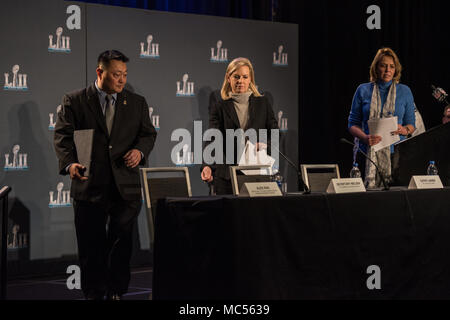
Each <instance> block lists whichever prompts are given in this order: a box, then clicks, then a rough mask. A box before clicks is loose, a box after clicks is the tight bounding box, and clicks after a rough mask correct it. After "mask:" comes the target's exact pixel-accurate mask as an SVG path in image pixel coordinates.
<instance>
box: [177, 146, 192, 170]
mask: <svg viewBox="0 0 450 320" xmlns="http://www.w3.org/2000/svg"><path fill="white" fill-rule="evenodd" d="M193 165H194V153H193V152H192V151H189V145H187V144H184V145H183V148H182V149H181V150H180V152H178V153H177V163H176V166H177V167H189V166H193Z"/></svg>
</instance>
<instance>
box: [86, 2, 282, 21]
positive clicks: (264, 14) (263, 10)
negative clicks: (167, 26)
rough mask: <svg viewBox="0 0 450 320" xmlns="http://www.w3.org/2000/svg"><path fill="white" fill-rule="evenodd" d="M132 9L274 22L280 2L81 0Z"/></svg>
mask: <svg viewBox="0 0 450 320" xmlns="http://www.w3.org/2000/svg"><path fill="white" fill-rule="evenodd" d="M81 1H82V2H89V3H99V4H107V5H115V6H124V7H131V8H140V9H150V10H161V11H171V12H183V13H195V14H206V15H215V16H223V17H234V18H245V19H256V20H272V5H273V6H276V5H277V4H276V3H277V2H278V0H221V1H217V0H214V1H211V0H81Z"/></svg>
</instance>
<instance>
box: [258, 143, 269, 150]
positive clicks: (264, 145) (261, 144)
mask: <svg viewBox="0 0 450 320" xmlns="http://www.w3.org/2000/svg"><path fill="white" fill-rule="evenodd" d="M264 149H266V150H267V144H265V143H263V142H258V143H257V144H256V151H260V150H264Z"/></svg>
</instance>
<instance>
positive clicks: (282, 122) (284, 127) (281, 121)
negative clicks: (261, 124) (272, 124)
mask: <svg viewBox="0 0 450 320" xmlns="http://www.w3.org/2000/svg"><path fill="white" fill-rule="evenodd" d="M287 122H288V119H287V118H283V111H281V110H280V111H278V128H280V131H281V132H286V131H288V124H287Z"/></svg>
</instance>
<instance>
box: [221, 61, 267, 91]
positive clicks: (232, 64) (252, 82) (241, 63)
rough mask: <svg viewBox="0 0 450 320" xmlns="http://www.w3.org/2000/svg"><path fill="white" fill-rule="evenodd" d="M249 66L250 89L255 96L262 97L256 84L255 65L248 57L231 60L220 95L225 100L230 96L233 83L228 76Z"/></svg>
mask: <svg viewBox="0 0 450 320" xmlns="http://www.w3.org/2000/svg"><path fill="white" fill-rule="evenodd" d="M243 66H247V67H248V69H249V70H250V86H249V88H250V90H251V91H252V92H253V95H254V96H255V97H260V96H261V94H260V93H259V92H258V89H256V84H255V72H254V71H253V66H252V63H251V62H250V60H248V59H247V58H236V59H234V60H233V61H231V62H230V64H229V65H228V67H227V71H226V72H225V78H224V79H223V84H222V89H221V90H220V95H221V96H222V99H223V100H227V99H229V98H230V91H231V85H230V83H229V82H228V78H229V77H230V76H231V75H232V74H233V73H234V72H235V71H236V70H237V69H239V68H240V67H243Z"/></svg>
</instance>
